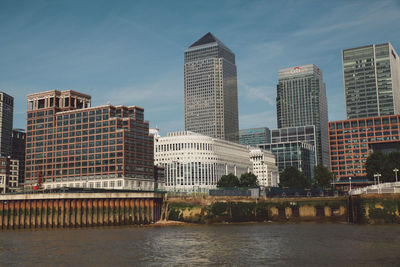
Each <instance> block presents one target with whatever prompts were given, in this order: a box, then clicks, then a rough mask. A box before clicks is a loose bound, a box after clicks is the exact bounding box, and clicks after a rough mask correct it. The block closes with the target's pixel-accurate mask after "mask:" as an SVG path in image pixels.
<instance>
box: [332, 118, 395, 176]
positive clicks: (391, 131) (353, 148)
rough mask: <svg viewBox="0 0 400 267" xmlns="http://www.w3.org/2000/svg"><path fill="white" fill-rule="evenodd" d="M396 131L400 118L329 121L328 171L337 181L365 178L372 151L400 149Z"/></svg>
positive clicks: (385, 151) (386, 151) (387, 151)
mask: <svg viewBox="0 0 400 267" xmlns="http://www.w3.org/2000/svg"><path fill="white" fill-rule="evenodd" d="M399 128H400V115H390V116H380V117H370V118H362V119H351V120H341V121H331V122H329V145H330V161H331V170H332V172H333V173H334V174H335V176H336V178H337V179H338V180H339V179H342V178H343V179H348V178H349V177H352V178H356V179H357V178H366V177H367V172H366V169H365V163H366V161H367V158H368V156H369V155H370V153H371V152H373V151H376V150H379V151H382V152H384V153H389V152H391V151H399V150H400V130H399ZM397 168H398V169H400V166H399V167H397ZM370 178H371V177H370Z"/></svg>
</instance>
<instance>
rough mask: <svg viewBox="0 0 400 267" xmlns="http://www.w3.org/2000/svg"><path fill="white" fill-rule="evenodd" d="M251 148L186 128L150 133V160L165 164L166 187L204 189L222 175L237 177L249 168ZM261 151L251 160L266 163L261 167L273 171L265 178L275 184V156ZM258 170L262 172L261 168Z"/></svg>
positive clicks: (213, 183) (180, 189) (249, 170)
mask: <svg viewBox="0 0 400 267" xmlns="http://www.w3.org/2000/svg"><path fill="white" fill-rule="evenodd" d="M251 149H253V148H250V147H249V146H244V145H240V144H237V143H233V142H229V141H225V140H222V139H218V138H213V137H209V136H205V135H202V134H198V133H194V132H190V131H184V132H174V133H169V134H168V136H166V137H160V136H159V135H158V134H156V133H155V134H154V164H155V165H158V166H162V167H164V168H165V180H166V189H167V190H170V191H185V192H193V191H194V192H198V191H203V192H205V191H208V190H209V189H213V188H216V185H217V182H218V180H219V179H220V178H221V176H222V175H226V174H229V173H233V174H234V175H236V176H238V177H240V175H241V174H243V173H247V172H253V162H252V161H251V160H250V150H251ZM263 155H264V156H263V159H262V160H261V159H260V161H259V160H255V159H254V160H253V161H254V162H255V163H256V164H261V162H264V164H267V165H268V167H266V169H265V171H269V172H273V174H272V176H271V175H269V176H268V178H266V179H267V180H268V179H270V180H271V183H269V184H271V185H270V186H273V185H275V186H276V184H277V182H276V179H278V178H277V177H278V174H277V172H278V171H277V168H276V166H275V165H274V164H275V157H274V155H273V154H271V153H269V152H263ZM274 167H275V169H274ZM258 169H259V166H258V165H257V171H258ZM258 172H260V173H262V172H261V170H260V171H258ZM256 175H257V174H256ZM274 179H275V180H274ZM274 181H275V182H274ZM266 183H267V184H268V181H266ZM260 185H261V183H260Z"/></svg>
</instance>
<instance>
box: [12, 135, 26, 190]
mask: <svg viewBox="0 0 400 267" xmlns="http://www.w3.org/2000/svg"><path fill="white" fill-rule="evenodd" d="M25 140H26V133H25V130H23V129H13V131H12V149H11V158H12V159H17V160H18V161H19V163H18V165H19V174H18V183H19V184H20V185H22V184H23V183H24V177H25V145H26V143H25Z"/></svg>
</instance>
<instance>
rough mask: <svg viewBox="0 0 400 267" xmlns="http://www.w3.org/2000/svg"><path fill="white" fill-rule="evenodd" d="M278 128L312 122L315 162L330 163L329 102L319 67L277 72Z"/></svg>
mask: <svg viewBox="0 0 400 267" xmlns="http://www.w3.org/2000/svg"><path fill="white" fill-rule="evenodd" d="M278 76H279V83H278V86H277V97H276V107H277V121H278V128H287V127H296V126H306V125H314V126H315V132H316V144H315V150H316V152H317V162H316V164H318V165H325V166H327V167H329V140H328V105H327V99H326V89H325V83H324V82H323V80H322V71H321V70H320V69H319V68H318V67H317V66H315V65H312V64H310V65H304V66H299V67H291V68H285V69H281V70H279V72H278Z"/></svg>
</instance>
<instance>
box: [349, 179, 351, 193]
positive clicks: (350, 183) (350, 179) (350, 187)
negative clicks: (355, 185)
mask: <svg viewBox="0 0 400 267" xmlns="http://www.w3.org/2000/svg"><path fill="white" fill-rule="evenodd" d="M349 182H350V190H349V194H351V193H350V191H351V177H349Z"/></svg>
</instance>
